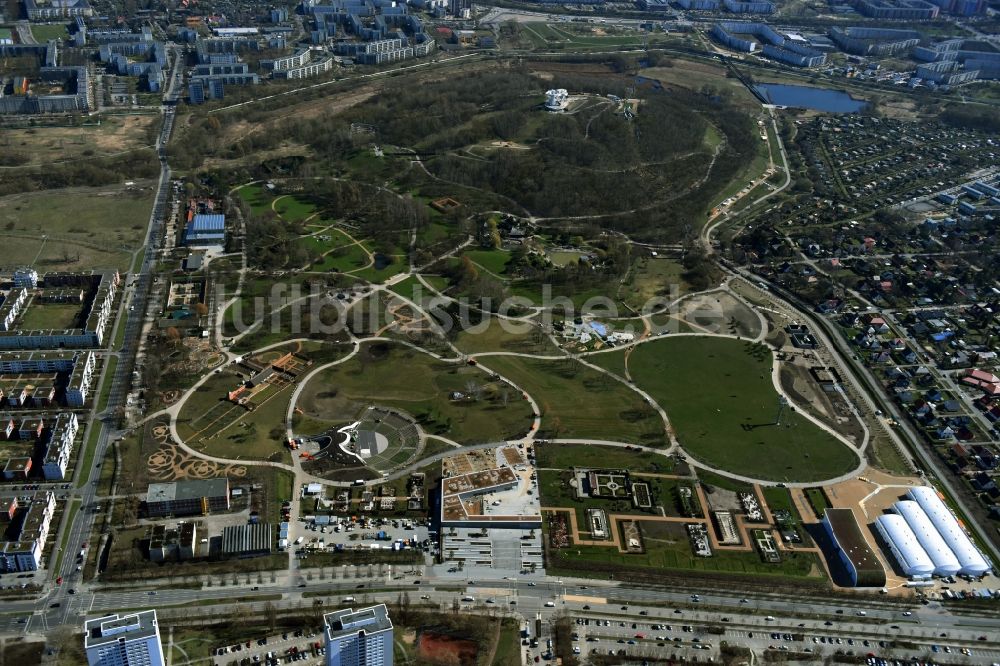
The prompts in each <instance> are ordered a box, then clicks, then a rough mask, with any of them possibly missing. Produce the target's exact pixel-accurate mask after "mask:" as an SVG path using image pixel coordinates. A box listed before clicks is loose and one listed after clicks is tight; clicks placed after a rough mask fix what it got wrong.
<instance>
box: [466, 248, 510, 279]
mask: <svg viewBox="0 0 1000 666" xmlns="http://www.w3.org/2000/svg"><path fill="white" fill-rule="evenodd" d="M463 256H466V257H468V258H469V259H470V260H471V261H472V262H473V263H476V264H479V265H480V266H482V267H483V268H485V269H486V270H488V271H489V272H491V273H496V274H497V275H503V272H504V271H505V270H507V262H508V261H510V252H507V251H506V250H468V251H466V252H464V253H463Z"/></svg>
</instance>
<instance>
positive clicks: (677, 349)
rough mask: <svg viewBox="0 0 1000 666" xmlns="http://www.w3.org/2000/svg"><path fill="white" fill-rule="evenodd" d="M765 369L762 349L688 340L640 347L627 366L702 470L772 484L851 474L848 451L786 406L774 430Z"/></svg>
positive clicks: (774, 402)
mask: <svg viewBox="0 0 1000 666" xmlns="http://www.w3.org/2000/svg"><path fill="white" fill-rule="evenodd" d="M771 365H772V358H771V352H770V350H768V349H767V348H764V347H761V346H754V345H751V344H750V343H747V342H740V341H736V340H732V339H723V338H707V337H689V336H688V337H679V338H667V339H664V340H657V341H655V342H651V343H648V344H644V345H639V346H638V347H637V348H636V350H635V351H634V352H633V353H632V356H631V357H630V359H629V369H630V370H631V372H632V377H633V379H635V381H636V383H637V385H638V386H640V387H642V388H643V389H645V390H646V391H647V392H648V393H649V394H650V395H651V396H653V398H654V399H655V400H656V401H657V402H658V403H659V404H660V406H662V407H663V408H664V409H665V410H667V415H668V417H669V418H670V420H671V425H672V426H673V428H674V430H675V433H676V436H677V439H678V440H679V441H680V443H681V446H682V447H684V450H685V451H686V452H687V453H688V454H690V455H691V456H694V457H695V458H697V459H698V460H700V461H702V462H704V463H706V464H708V465H711V466H713V467H716V468H719V469H723V470H726V471H729V472H732V473H736V474H741V475H744V476H750V477H753V478H760V479H767V480H776V481H819V480H823V479H830V478H833V477H836V476H839V475H841V474H844V473H847V472H849V471H851V470H852V469H854V467H855V466H856V465H857V463H858V457H857V455H856V454H855V453H854V451H853V450H852V449H850V448H849V447H847V446H846V445H844V444H842V443H841V442H840V441H839V440H837V439H836V438H834V437H833V436H832V435H830V434H829V433H827V432H825V431H823V430H820V429H819V428H817V427H816V426H814V425H813V424H812V423H811V422H809V421H807V420H805V419H804V418H802V417H801V416H799V415H798V414H797V413H795V411H794V409H793V408H792V407H791V406H789V407H787V408H785V409H784V412H783V414H782V417H781V424H780V425H777V424H776V423H775V419H776V417H777V412H778V397H777V394H776V392H775V390H774V386H773V383H772V381H771ZM695 386H697V387H698V390H692V387H695ZM779 461H780V462H779Z"/></svg>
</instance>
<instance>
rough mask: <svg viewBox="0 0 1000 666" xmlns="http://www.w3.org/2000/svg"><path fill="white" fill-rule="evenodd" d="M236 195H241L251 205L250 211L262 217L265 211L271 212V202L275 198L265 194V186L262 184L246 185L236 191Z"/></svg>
mask: <svg viewBox="0 0 1000 666" xmlns="http://www.w3.org/2000/svg"><path fill="white" fill-rule="evenodd" d="M236 193H237V194H239V195H240V198H241V199H243V200H244V201H246V202H247V203H248V204H250V211H251V212H252V213H253V214H254V215H260V214H261V213H263V212H265V211H268V210H271V202H272V201H273V200H274V197H272V196H271V195H270V194H268V193H267V192H265V191H264V186H263V185H262V184H260V183H254V184H253V185H244V186H243V187H241V188H239V189H238V190H236Z"/></svg>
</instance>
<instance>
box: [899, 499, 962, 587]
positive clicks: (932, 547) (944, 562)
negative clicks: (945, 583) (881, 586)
mask: <svg viewBox="0 0 1000 666" xmlns="http://www.w3.org/2000/svg"><path fill="white" fill-rule="evenodd" d="M892 508H893V509H894V510H895V511H896V513H898V514H899V515H901V516H902V517H903V519H904V520H905V521H906V524H907V525H909V526H910V529H911V530H913V534H914V535H916V537H917V541H918V542H919V543H920V546H921V547H922V548H923V549H924V551H926V553H927V556H928V557H930V558H931V562H933V563H934V573H935V574H936V575H938V576H954V575H955V574H957V573H958V572H959V571H961V570H962V566H961V565H960V564H959V563H958V558H957V557H955V553H953V552H951V548H949V547H948V544H946V543H945V542H944V539H942V538H941V535H940V534H939V533H938V531H937V528H936V527H934V524H933V523H932V522H931V519H930V518H928V517H927V514H926V513H925V512H924V510H923V509H921V508H920V505H919V504H917V503H916V502H914V501H913V500H903V501H901V502H896V503H895V504H894V505H893V507H892Z"/></svg>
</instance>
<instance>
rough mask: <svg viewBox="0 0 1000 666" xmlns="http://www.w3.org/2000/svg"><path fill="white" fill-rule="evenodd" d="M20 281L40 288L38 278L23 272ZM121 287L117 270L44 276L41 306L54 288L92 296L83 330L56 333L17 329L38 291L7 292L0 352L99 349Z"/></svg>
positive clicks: (2, 308)
mask: <svg viewBox="0 0 1000 666" xmlns="http://www.w3.org/2000/svg"><path fill="white" fill-rule="evenodd" d="M17 280H20V281H21V282H22V283H29V282H32V281H33V282H34V284H35V288H34V289H38V288H39V280H38V277H37V275H36V276H35V277H34V279H33V280H32V278H31V277H30V275H29V274H24V273H21V274H20V275H19V277H17ZM120 284H121V277H120V276H119V274H118V271H115V270H112V271H104V272H98V271H91V272H85V273H46V274H45V275H44V276H42V277H41V286H42V287H44V289H45V291H43V292H42V293H41V297H42V298H41V300H40V301H39V303H44V302H45V301H46V298H47V294H51V293H52V292H51V289H53V288H56V289H62V290H66V289H80V290H83V291H84V292H85V293H87V294H88V295H89V296H90V303H89V310H88V312H87V317H86V319H85V321H84V325H83V327H82V328H75V329H53V330H24V329H16V328H15V326H14V325H15V321H16V319H17V318H18V317H19V316H20V315H21V314H23V312H24V310H25V308H26V307H27V308H30V307H31V303H26V301H27V300H28V298H29V296H31V297H34V295H35V291H29V290H28V289H27V288H25V287H20V286H15V287H13V288H12V289H11V290H10V291H8V292H7V295H6V297H5V298H4V302H3V304H2V305H0V349H55V348H81V347H99V346H101V345H102V344H104V341H105V339H106V338H105V335H106V333H107V332H108V327H109V326H110V325H111V324H112V323H113V321H114V303H115V296H116V295H117V293H118V287H119V285H120Z"/></svg>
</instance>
